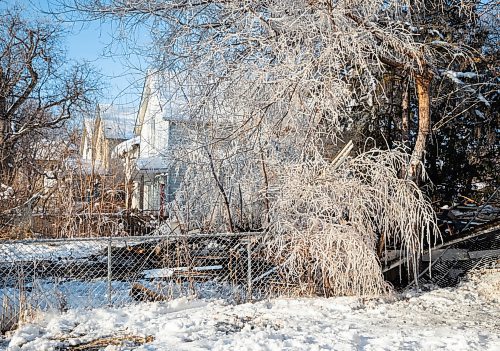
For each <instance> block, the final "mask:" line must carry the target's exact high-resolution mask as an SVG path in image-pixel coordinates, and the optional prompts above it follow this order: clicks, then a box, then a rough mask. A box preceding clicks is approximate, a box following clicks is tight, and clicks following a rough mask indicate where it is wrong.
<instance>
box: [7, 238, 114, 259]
mask: <svg viewBox="0 0 500 351" xmlns="http://www.w3.org/2000/svg"><path fill="white" fill-rule="evenodd" d="M106 247H107V243H106V242H104V241H102V242H96V241H88V242H68V243H64V242H59V243H56V244H54V243H36V245H35V243H33V242H29V241H27V242H16V243H9V242H4V243H1V244H0V262H16V261H32V260H60V259H65V258H71V259H77V258H85V257H88V256H91V255H93V254H96V253H98V252H99V251H102V250H103V249H105V248H106Z"/></svg>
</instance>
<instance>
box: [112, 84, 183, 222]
mask: <svg viewBox="0 0 500 351" xmlns="http://www.w3.org/2000/svg"><path fill="white" fill-rule="evenodd" d="M186 103H187V100H186V97H185V94H184V92H182V91H181V90H180V89H179V84H177V83H176V77H174V76H169V75H168V74H161V75H159V74H148V75H147V77H146V80H145V83H144V88H143V92H142V97H141V103H140V107H139V112H138V114H137V118H136V123H135V129H134V134H135V137H134V138H133V139H131V140H129V141H127V142H123V143H121V144H119V145H118V146H117V147H116V148H115V151H114V152H115V154H116V155H118V156H120V157H122V158H123V160H124V165H125V170H126V173H127V174H126V178H127V181H128V184H129V186H127V187H126V188H127V199H128V201H127V203H128V207H129V208H132V209H139V210H143V211H152V212H153V213H158V214H160V215H163V214H164V209H165V205H166V204H167V203H168V202H170V201H172V200H173V199H174V194H175V192H176V190H177V189H178V188H179V185H180V183H181V181H182V176H183V172H184V167H182V165H180V164H179V162H177V161H176V160H174V159H173V157H172V151H173V150H174V149H175V148H176V147H177V146H179V145H181V144H182V142H183V140H184V134H183V130H185V129H184V128H185V126H186V123H190V122H189V120H188V117H187V116H186V115H187V109H186V108H185V107H186V106H185V104H186Z"/></svg>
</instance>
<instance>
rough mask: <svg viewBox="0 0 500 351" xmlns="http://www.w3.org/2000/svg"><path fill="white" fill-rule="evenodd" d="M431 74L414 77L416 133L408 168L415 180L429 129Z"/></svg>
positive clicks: (422, 158)
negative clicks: (416, 111)
mask: <svg viewBox="0 0 500 351" xmlns="http://www.w3.org/2000/svg"><path fill="white" fill-rule="evenodd" d="M431 80H432V76H431V75H430V73H429V72H426V73H424V74H423V75H418V76H416V77H415V85H416V88H417V97H418V134H417V140H416V141H415V148H414V149H413V153H412V155H411V164H410V170H409V176H410V178H412V179H414V180H415V181H416V180H417V179H418V177H419V175H420V171H421V169H420V164H421V162H423V160H424V156H425V147H426V144H427V136H428V135H429V132H430V130H431V113H430V86H431Z"/></svg>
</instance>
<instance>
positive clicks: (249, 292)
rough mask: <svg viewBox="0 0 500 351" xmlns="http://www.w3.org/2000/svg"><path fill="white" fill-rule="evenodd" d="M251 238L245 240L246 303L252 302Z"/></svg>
mask: <svg viewBox="0 0 500 351" xmlns="http://www.w3.org/2000/svg"><path fill="white" fill-rule="evenodd" d="M250 244H251V237H250V236H248V238H247V301H251V300H252V247H251V245H250Z"/></svg>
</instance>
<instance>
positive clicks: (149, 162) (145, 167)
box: [136, 156, 170, 172]
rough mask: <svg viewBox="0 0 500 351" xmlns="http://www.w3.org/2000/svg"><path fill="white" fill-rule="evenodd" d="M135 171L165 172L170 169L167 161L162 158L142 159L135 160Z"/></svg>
mask: <svg viewBox="0 0 500 351" xmlns="http://www.w3.org/2000/svg"><path fill="white" fill-rule="evenodd" d="M136 165H137V169H139V170H140V171H144V172H148V171H151V172H153V171H154V172H157V171H160V172H161V171H167V170H168V168H169V167H170V165H169V162H168V159H167V158H166V157H163V156H152V157H142V158H138V159H137V160H136Z"/></svg>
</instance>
